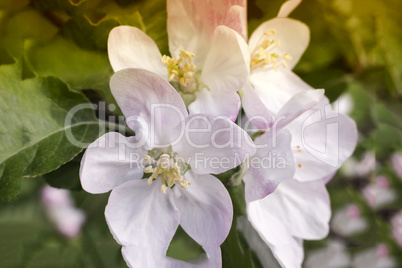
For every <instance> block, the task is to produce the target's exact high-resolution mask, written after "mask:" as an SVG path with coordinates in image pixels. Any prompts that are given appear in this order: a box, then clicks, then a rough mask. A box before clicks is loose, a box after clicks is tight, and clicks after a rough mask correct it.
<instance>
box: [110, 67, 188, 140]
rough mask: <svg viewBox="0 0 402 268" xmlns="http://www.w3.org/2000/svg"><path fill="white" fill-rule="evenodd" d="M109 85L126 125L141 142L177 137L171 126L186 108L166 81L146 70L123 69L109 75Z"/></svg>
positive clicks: (181, 118) (185, 114)
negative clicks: (110, 76)
mask: <svg viewBox="0 0 402 268" xmlns="http://www.w3.org/2000/svg"><path fill="white" fill-rule="evenodd" d="M110 88H111V90H112V94H113V96H114V97H115V99H116V101H117V103H118V104H119V107H120V109H121V110H122V111H123V114H124V115H125V117H126V121H127V125H128V126H129V127H130V128H132V129H133V130H134V131H135V132H136V136H137V137H138V139H139V140H140V141H141V142H146V143H147V144H148V145H150V146H151V147H158V146H157V145H163V144H164V145H166V144H170V142H171V141H172V140H174V139H176V138H177V137H176V136H175V135H176V134H177V133H175V132H174V128H175V127H176V126H177V125H178V124H179V123H180V122H182V121H183V120H184V118H185V117H186V116H187V110H186V107H185V105H184V102H183V100H182V99H181V97H180V95H179V94H178V93H177V92H176V90H175V89H174V88H173V87H172V86H171V85H170V84H169V83H168V82H166V81H165V80H163V79H162V78H161V77H159V76H158V75H155V74H154V73H151V72H149V71H146V70H141V69H124V70H121V71H118V72H116V73H115V74H114V75H113V76H112V79H111V81H110Z"/></svg>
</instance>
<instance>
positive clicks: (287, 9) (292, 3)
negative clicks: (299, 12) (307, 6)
mask: <svg viewBox="0 0 402 268" xmlns="http://www.w3.org/2000/svg"><path fill="white" fill-rule="evenodd" d="M301 1H302V0H288V1H286V2H285V3H283V4H282V6H281V8H280V9H279V12H278V17H279V18H282V17H287V16H289V14H290V13H292V11H293V10H294V9H295V8H296V7H297V6H298V5H299V4H300V2H301Z"/></svg>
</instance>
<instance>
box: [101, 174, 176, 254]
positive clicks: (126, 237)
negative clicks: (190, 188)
mask: <svg viewBox="0 0 402 268" xmlns="http://www.w3.org/2000/svg"><path fill="white" fill-rule="evenodd" d="M161 185H162V184H161V183H160V180H159V179H158V180H155V181H154V182H153V183H152V184H151V185H148V183H147V180H136V181H129V182H126V183H125V184H122V185H120V186H119V187H117V188H115V189H113V191H112V193H111V194H110V197H109V202H108V204H107V206H106V210H105V217H106V221H107V223H108V225H109V228H110V231H111V232H112V234H113V236H114V238H115V239H116V240H117V241H118V243H119V244H121V245H123V246H124V245H133V246H138V247H141V248H143V249H144V250H149V251H152V252H153V254H155V255H156V256H165V255H166V251H167V249H168V247H169V244H170V241H171V240H172V238H173V236H174V234H175V232H176V229H177V226H178V225H179V220H180V213H179V211H178V210H177V209H176V207H175V206H174V203H173V192H172V191H171V190H169V189H168V191H167V192H166V194H163V193H162V191H161ZM145 257H146V255H144V258H145Z"/></svg>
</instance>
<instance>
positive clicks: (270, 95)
mask: <svg viewBox="0 0 402 268" xmlns="http://www.w3.org/2000/svg"><path fill="white" fill-rule="evenodd" d="M250 82H251V84H252V85H253V86H254V88H255V91H256V94H257V95H258V96H259V97H260V98H261V100H262V102H263V103H264V105H265V106H266V107H267V108H268V109H269V110H270V111H272V112H273V113H275V114H276V113H278V112H279V110H280V109H281V108H282V107H283V105H285V103H286V102H288V101H289V100H290V98H292V97H293V96H294V95H296V94H297V93H300V92H303V91H305V90H311V89H313V88H312V87H311V86H309V85H308V84H306V83H305V82H304V81H303V80H301V79H300V78H299V77H298V76H297V75H295V74H294V73H292V72H291V71H289V70H280V71H278V72H275V71H268V72H256V73H252V74H251V75H250Z"/></svg>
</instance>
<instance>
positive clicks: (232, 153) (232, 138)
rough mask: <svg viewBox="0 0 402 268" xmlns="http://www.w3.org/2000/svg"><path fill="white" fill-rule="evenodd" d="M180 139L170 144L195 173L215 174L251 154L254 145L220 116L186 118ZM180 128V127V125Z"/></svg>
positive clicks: (238, 129) (238, 162)
mask: <svg viewBox="0 0 402 268" xmlns="http://www.w3.org/2000/svg"><path fill="white" fill-rule="evenodd" d="M184 125H185V129H182V130H181V131H177V132H181V133H182V135H183V138H182V139H180V140H178V142H177V143H174V144H172V146H173V151H174V152H177V153H178V155H179V156H180V157H182V158H183V161H185V162H187V163H188V164H189V165H190V166H191V170H192V171H193V172H194V173H196V174H209V173H213V174H219V173H222V172H225V171H227V170H229V169H232V168H234V167H236V166H238V165H239V164H240V163H241V162H243V161H244V160H245V159H246V158H247V157H249V156H250V155H253V154H254V153H255V148H254V143H253V141H252V140H251V138H250V137H249V136H248V134H247V133H246V132H245V131H244V130H243V129H241V128H240V127H239V126H238V125H236V124H235V123H233V122H232V121H230V120H229V119H227V118H226V117H222V116H215V117H214V116H212V115H208V114H196V115H189V116H188V117H187V118H186V121H185V124H184ZM180 127H183V125H180Z"/></svg>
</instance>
